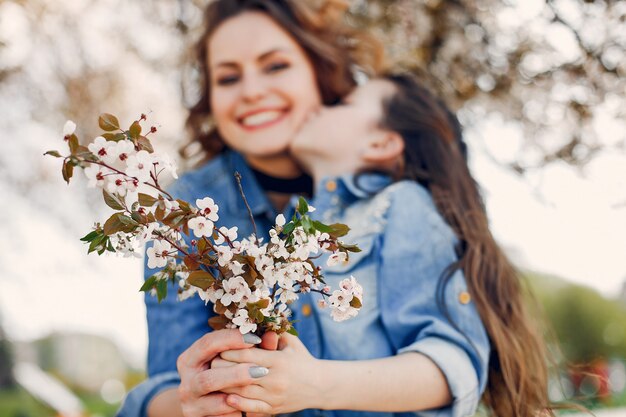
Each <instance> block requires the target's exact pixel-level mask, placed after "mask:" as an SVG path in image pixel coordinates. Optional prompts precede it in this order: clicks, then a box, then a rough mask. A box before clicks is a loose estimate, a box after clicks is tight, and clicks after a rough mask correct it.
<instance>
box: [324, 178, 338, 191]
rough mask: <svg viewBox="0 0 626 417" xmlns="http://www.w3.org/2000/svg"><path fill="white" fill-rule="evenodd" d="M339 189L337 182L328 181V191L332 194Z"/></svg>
mask: <svg viewBox="0 0 626 417" xmlns="http://www.w3.org/2000/svg"><path fill="white" fill-rule="evenodd" d="M336 189H337V181H335V180H328V181H326V191H328V192H330V193H332V192H334V191H335V190H336Z"/></svg>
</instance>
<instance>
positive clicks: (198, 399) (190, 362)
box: [177, 330, 263, 417]
mask: <svg viewBox="0 0 626 417" xmlns="http://www.w3.org/2000/svg"><path fill="white" fill-rule="evenodd" d="M255 337H256V336H254V335H246V338H244V337H242V336H241V333H240V332H239V331H238V330H218V331H214V332H211V333H208V334H206V335H204V336H203V337H202V338H200V339H198V340H197V341H195V342H194V343H193V344H192V345H191V346H190V347H189V348H188V349H187V350H186V351H185V352H183V353H182V354H181V355H180V356H179V358H178V362H177V367H178V373H179V375H180V379H181V382H180V386H179V389H178V394H179V400H180V406H181V408H182V412H183V415H184V416H185V417H196V416H197V417H201V416H212V415H220V416H228V417H240V416H241V412H240V411H239V410H237V409H235V408H234V407H232V406H230V405H228V404H227V403H226V401H225V400H226V397H227V394H225V393H223V392H220V391H222V390H223V389H226V388H228V387H233V386H235V387H241V386H245V385H249V384H252V383H254V381H256V380H258V379H262V378H263V377H262V376H261V377H259V376H258V375H256V376H257V377H256V378H255V375H254V374H253V373H251V371H250V369H251V368H254V367H257V366H258V365H257V364H255V363H243V362H240V363H237V364H236V365H235V366H232V367H228V368H221V369H211V368H210V363H211V361H212V360H213V359H215V358H217V357H219V354H220V353H221V352H223V351H226V350H228V349H242V350H247V348H250V347H251V346H252V345H253V344H254V343H259V342H260V340H259V338H258V337H257V338H256V340H254V338H255Z"/></svg>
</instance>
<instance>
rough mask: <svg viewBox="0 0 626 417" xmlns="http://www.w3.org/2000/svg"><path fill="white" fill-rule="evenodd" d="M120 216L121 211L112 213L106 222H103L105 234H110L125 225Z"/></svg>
mask: <svg viewBox="0 0 626 417" xmlns="http://www.w3.org/2000/svg"><path fill="white" fill-rule="evenodd" d="M122 216H124V214H123V213H114V214H113V215H112V216H111V217H109V219H108V220H107V221H106V222H104V227H103V230H104V234H105V235H106V236H111V235H112V234H114V233H117V232H119V231H121V230H123V229H124V227H125V225H124V223H122V221H121V220H120V217H122Z"/></svg>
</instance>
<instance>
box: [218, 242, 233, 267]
mask: <svg viewBox="0 0 626 417" xmlns="http://www.w3.org/2000/svg"><path fill="white" fill-rule="evenodd" d="M215 249H217V263H218V264H219V265H220V266H226V265H227V264H228V263H229V262H230V260H231V259H233V251H232V249H231V248H230V247H228V246H217V247H216V248H215Z"/></svg>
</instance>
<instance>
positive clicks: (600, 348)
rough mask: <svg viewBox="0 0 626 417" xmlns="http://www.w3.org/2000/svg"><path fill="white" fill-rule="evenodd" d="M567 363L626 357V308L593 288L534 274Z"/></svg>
mask: <svg viewBox="0 0 626 417" xmlns="http://www.w3.org/2000/svg"><path fill="white" fill-rule="evenodd" d="M530 281H531V283H532V288H533V290H534V291H535V293H536V294H537V296H538V299H539V301H540V302H541V304H542V306H543V309H544V311H545V314H546V318H547V320H548V323H549V325H550V327H551V329H552V330H553V331H554V333H555V336H556V337H557V340H558V342H559V345H560V349H561V351H562V352H561V353H562V354H563V356H564V360H565V362H566V363H567V364H571V365H577V364H588V363H592V362H593V361H596V360H598V359H610V358H626V307H625V306H624V304H623V303H621V302H619V301H617V300H610V299H607V298H605V297H603V296H602V295H600V294H599V293H597V292H596V291H594V290H592V289H591V288H588V287H584V286H580V285H573V284H569V283H566V282H565V281H562V280H558V279H556V278H553V277H547V276H542V275H538V274H530Z"/></svg>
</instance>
